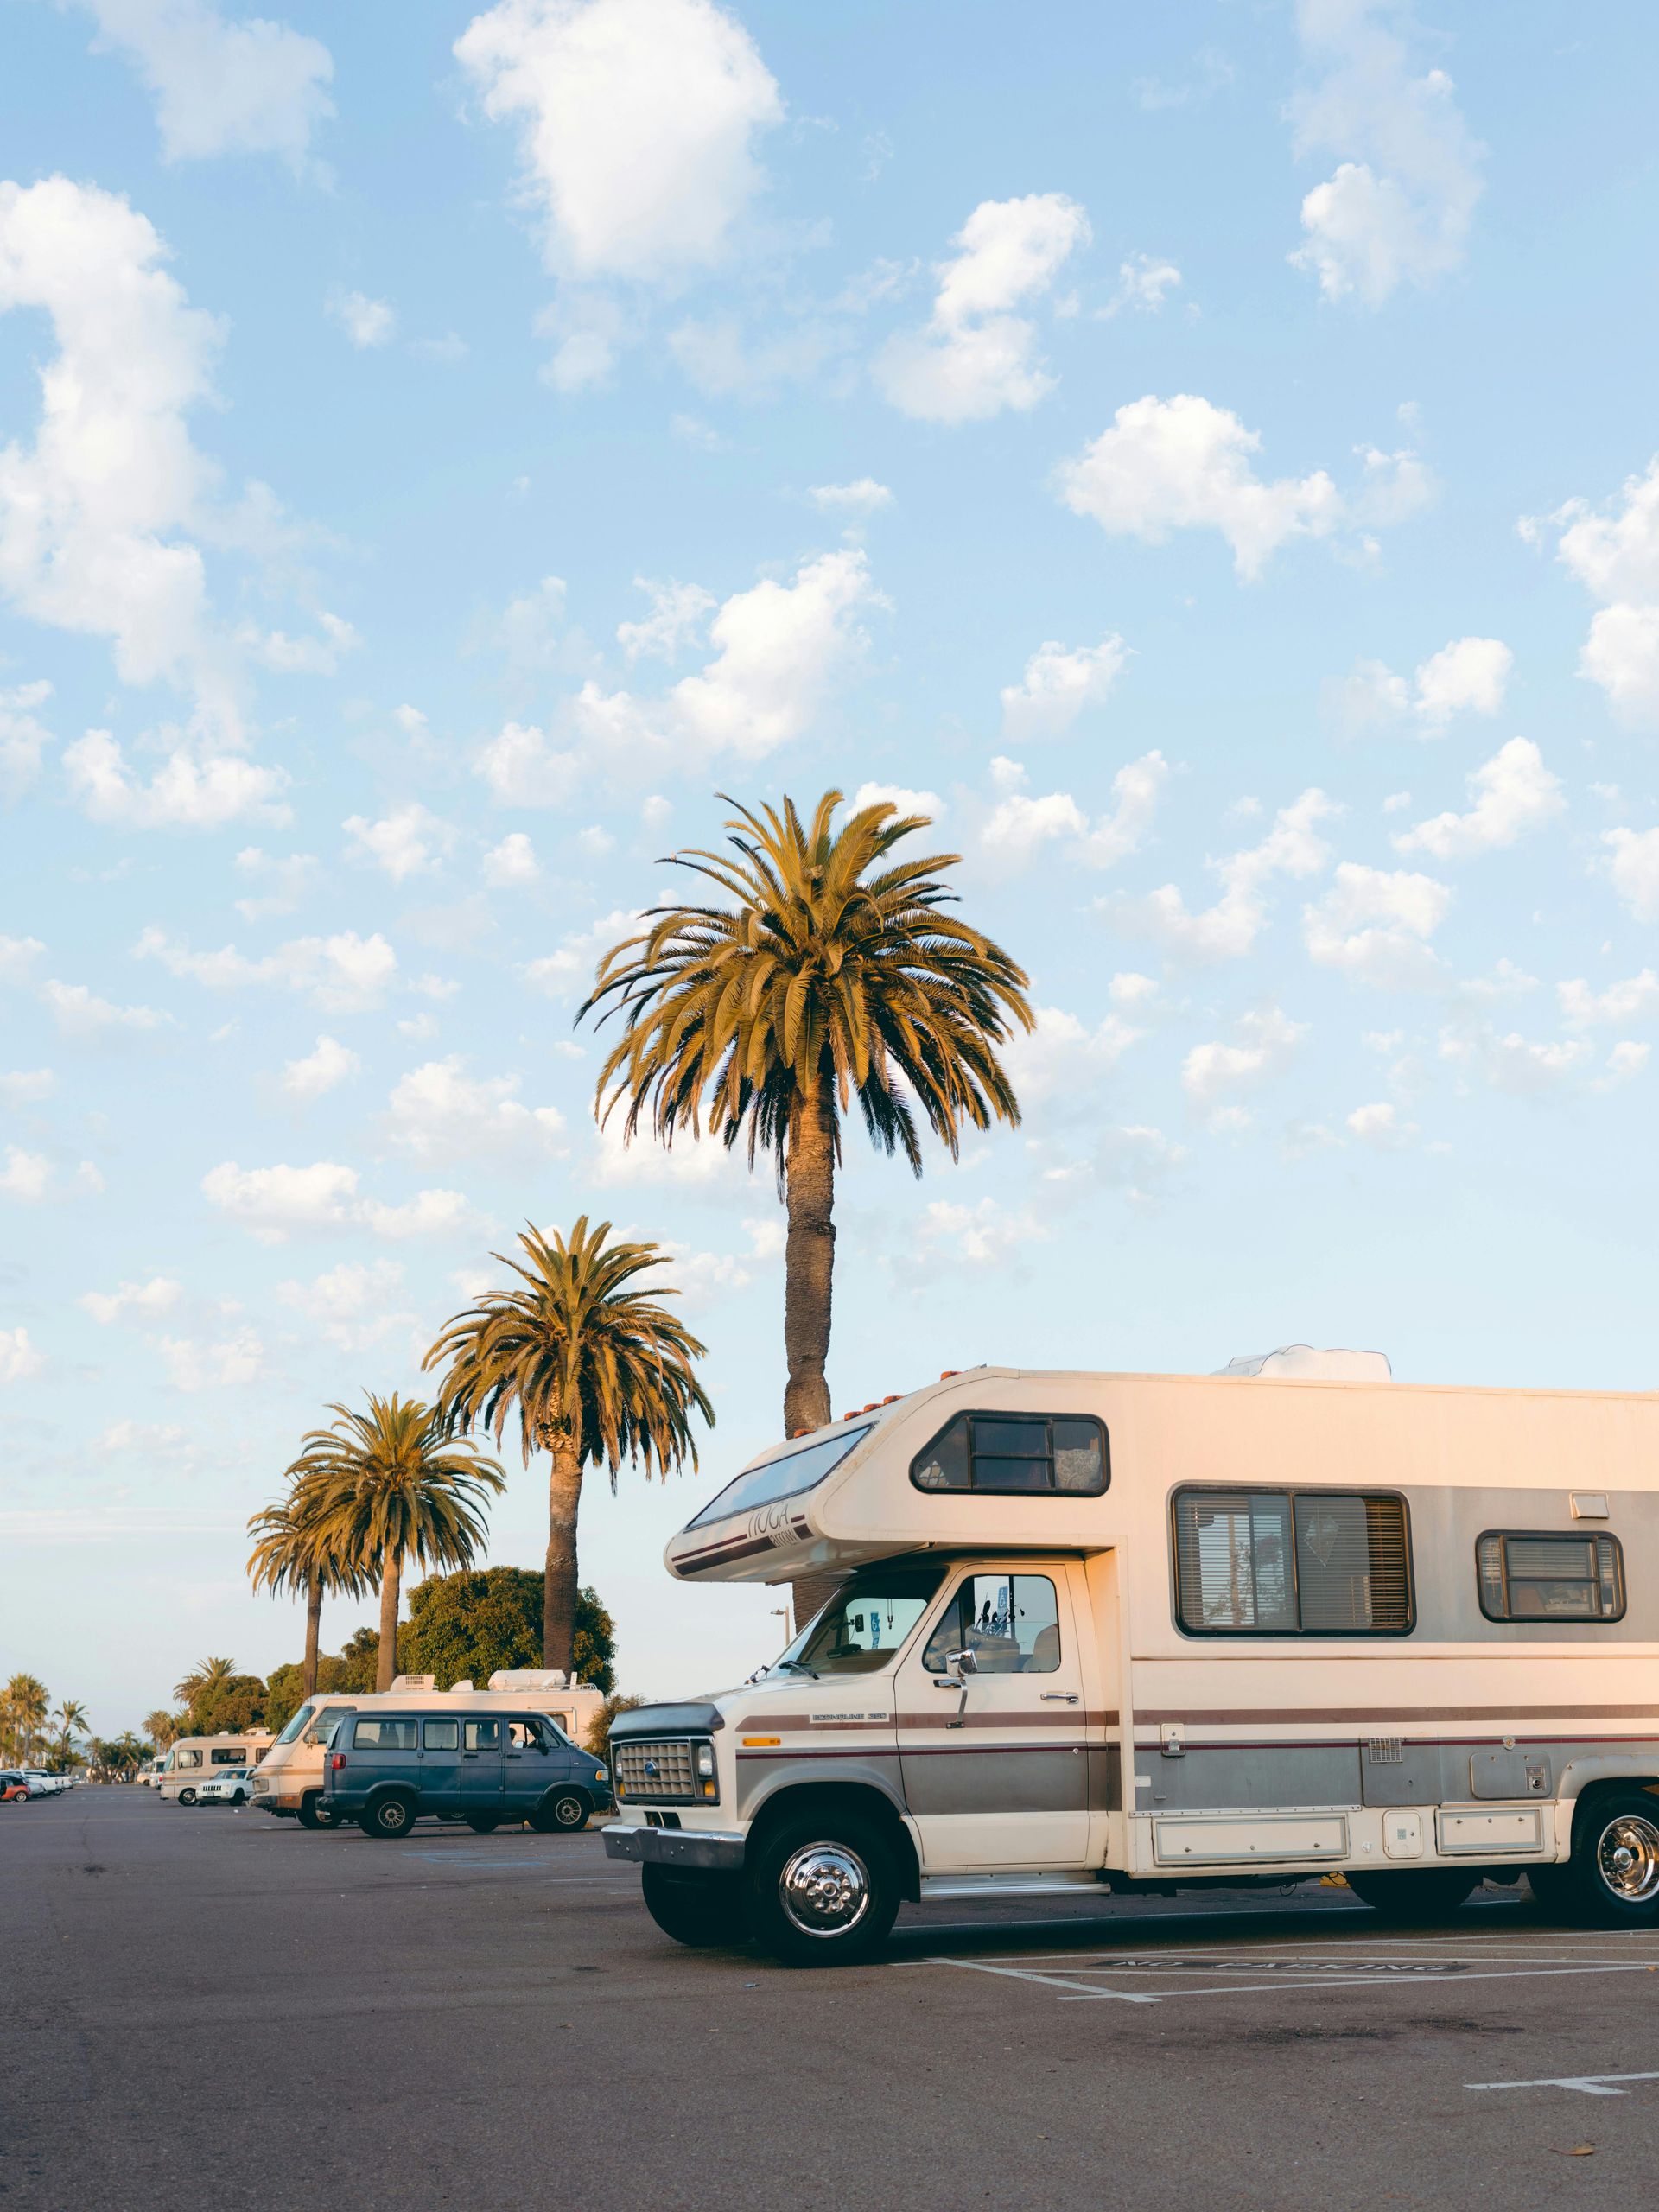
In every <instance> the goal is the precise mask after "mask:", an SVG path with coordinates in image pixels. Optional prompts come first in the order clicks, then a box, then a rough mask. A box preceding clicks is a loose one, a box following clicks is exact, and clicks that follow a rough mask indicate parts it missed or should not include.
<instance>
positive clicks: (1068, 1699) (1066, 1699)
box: [1038, 1690, 1077, 1705]
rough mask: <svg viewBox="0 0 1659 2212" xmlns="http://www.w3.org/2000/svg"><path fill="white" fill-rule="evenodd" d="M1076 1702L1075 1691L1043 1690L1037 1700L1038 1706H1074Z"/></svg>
mask: <svg viewBox="0 0 1659 2212" xmlns="http://www.w3.org/2000/svg"><path fill="white" fill-rule="evenodd" d="M1038 1702H1039V1704H1040V1705H1075V1704H1076V1703H1077V1692H1076V1690H1044V1691H1043V1692H1042V1694H1041V1695H1040V1696H1039V1700H1038Z"/></svg>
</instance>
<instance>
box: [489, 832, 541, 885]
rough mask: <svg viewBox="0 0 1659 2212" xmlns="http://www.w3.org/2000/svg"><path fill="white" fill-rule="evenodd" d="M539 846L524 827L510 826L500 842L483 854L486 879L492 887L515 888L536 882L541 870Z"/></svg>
mask: <svg viewBox="0 0 1659 2212" xmlns="http://www.w3.org/2000/svg"><path fill="white" fill-rule="evenodd" d="M541 872H542V871H541V866H540V863H539V862H538V861H537V858H536V848H535V847H534V845H532V844H531V842H530V839H529V838H528V837H527V836H525V835H524V831H523V830H522V829H511V830H509V831H508V833H507V835H506V836H505V837H504V838H503V839H502V840H501V842H500V843H499V845H493V846H492V847H491V848H490V849H489V851H488V852H487V853H486V854H485V855H484V880H485V882H486V883H487V884H488V885H489V886H490V887H491V889H492V890H494V891H507V890H512V889H513V888H515V887H518V885H521V884H525V883H534V882H535V881H536V880H537V877H538V876H539V875H540V874H541Z"/></svg>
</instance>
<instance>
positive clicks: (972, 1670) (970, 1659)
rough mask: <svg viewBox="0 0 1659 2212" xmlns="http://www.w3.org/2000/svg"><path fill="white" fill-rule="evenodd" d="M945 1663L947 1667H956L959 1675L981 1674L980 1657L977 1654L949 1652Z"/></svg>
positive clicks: (945, 1656) (946, 1654) (945, 1657)
mask: <svg viewBox="0 0 1659 2212" xmlns="http://www.w3.org/2000/svg"><path fill="white" fill-rule="evenodd" d="M944 1661H945V1664H946V1666H948V1667H954V1668H955V1669H956V1670H957V1674H958V1675H976V1674H977V1673H978V1672H979V1655H978V1654H977V1653H976V1652H973V1651H947V1652H946V1653H945V1655H944Z"/></svg>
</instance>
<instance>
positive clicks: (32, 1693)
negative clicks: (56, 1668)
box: [5, 1675, 52, 1765]
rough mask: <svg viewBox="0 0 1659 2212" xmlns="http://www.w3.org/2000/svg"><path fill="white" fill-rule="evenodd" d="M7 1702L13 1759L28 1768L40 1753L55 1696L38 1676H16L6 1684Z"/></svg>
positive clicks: (7, 1725) (9, 1736)
mask: <svg viewBox="0 0 1659 2212" xmlns="http://www.w3.org/2000/svg"><path fill="white" fill-rule="evenodd" d="M5 1700H6V1729H7V1735H8V1739H9V1741H10V1745H11V1756H12V1758H15V1759H17V1760H20V1761H21V1762H22V1764H24V1765H27V1764H29V1762H30V1761H31V1760H32V1759H33V1758H34V1757H35V1753H36V1752H37V1751H38V1750H39V1749H40V1745H41V1732H42V1730H43V1729H44V1728H45V1726H46V1716H47V1714H48V1712H49V1711H50V1710H51V1707H52V1694H51V1692H50V1691H49V1690H48V1688H47V1687H46V1684H45V1683H44V1682H43V1681H41V1679H40V1677H39V1675H13V1676H12V1678H11V1680H10V1681H9V1682H8V1683H7V1684H6V1689H5Z"/></svg>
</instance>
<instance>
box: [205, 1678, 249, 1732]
mask: <svg viewBox="0 0 1659 2212" xmlns="http://www.w3.org/2000/svg"><path fill="white" fill-rule="evenodd" d="M264 1726H265V1686H264V1682H262V1681H260V1679H259V1677H258V1675H226V1678H225V1680H224V1681H222V1682H219V1683H217V1684H216V1685H215V1686H214V1688H212V1689H210V1690H204V1691H203V1692H202V1694H201V1695H200V1697H199V1698H198V1699H197V1700H196V1701H195V1703H194V1705H193V1706H192V1707H191V1708H190V1733H191V1734H192V1735H193V1736H241V1735H245V1734H246V1732H247V1731H248V1730H249V1729H250V1728H263V1727H264Z"/></svg>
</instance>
